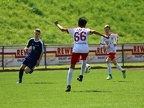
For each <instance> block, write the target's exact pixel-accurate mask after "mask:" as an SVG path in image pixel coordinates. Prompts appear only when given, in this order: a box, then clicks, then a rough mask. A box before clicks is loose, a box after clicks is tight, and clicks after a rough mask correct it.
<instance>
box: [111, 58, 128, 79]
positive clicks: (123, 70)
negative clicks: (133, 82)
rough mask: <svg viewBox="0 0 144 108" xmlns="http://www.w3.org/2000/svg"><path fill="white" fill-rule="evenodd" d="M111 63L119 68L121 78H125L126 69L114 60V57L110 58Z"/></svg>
mask: <svg viewBox="0 0 144 108" xmlns="http://www.w3.org/2000/svg"><path fill="white" fill-rule="evenodd" d="M112 63H113V64H114V65H115V66H116V68H117V69H118V70H120V71H121V72H122V74H123V78H126V70H125V69H123V68H122V67H121V66H120V65H119V64H118V63H117V62H116V59H115V58H114V59H113V60H112Z"/></svg>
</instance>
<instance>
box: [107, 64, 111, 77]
mask: <svg viewBox="0 0 144 108" xmlns="http://www.w3.org/2000/svg"><path fill="white" fill-rule="evenodd" d="M107 69H108V74H111V75H112V70H111V64H110V63H108V64H107Z"/></svg>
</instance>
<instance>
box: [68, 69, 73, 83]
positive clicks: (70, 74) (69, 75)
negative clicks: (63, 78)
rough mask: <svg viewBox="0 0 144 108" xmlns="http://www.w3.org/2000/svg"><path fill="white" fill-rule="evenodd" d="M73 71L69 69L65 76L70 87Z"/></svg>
mask: <svg viewBox="0 0 144 108" xmlns="http://www.w3.org/2000/svg"><path fill="white" fill-rule="evenodd" d="M73 71H74V69H72V68H69V70H68V75H67V85H71V80H72V74H73Z"/></svg>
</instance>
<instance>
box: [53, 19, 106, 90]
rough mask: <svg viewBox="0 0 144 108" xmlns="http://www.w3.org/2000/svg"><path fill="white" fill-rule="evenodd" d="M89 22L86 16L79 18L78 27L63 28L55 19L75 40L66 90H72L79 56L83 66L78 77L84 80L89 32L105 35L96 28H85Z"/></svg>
mask: <svg viewBox="0 0 144 108" xmlns="http://www.w3.org/2000/svg"><path fill="white" fill-rule="evenodd" d="M86 24H87V20H86V19H85V18H79V20H78V27H76V28H63V27H62V26H61V25H60V24H59V23H58V21H55V25H56V26H57V27H58V28H59V29H60V30H61V31H63V32H67V33H70V34H71V35H72V36H73V40H74V46H73V52H72V57H71V65H70V68H69V70H68V76H67V89H66V92H70V91H71V79H72V74H73V71H74V69H75V64H76V63H77V62H78V61H79V58H80V57H81V60H83V62H82V67H81V72H80V75H79V77H78V78H77V80H78V81H80V82H82V80H83V74H84V71H85V67H86V58H87V56H88V52H89V47H88V35H89V34H97V35H100V36H105V37H107V36H106V35H103V34H101V33H99V32H97V31H95V30H91V29H88V28H85V27H86Z"/></svg>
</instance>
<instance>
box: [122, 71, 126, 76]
mask: <svg viewBox="0 0 144 108" xmlns="http://www.w3.org/2000/svg"><path fill="white" fill-rule="evenodd" d="M122 74H123V78H126V70H122Z"/></svg>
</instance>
